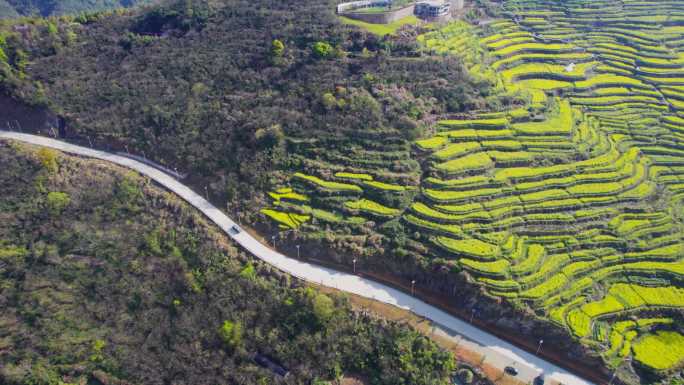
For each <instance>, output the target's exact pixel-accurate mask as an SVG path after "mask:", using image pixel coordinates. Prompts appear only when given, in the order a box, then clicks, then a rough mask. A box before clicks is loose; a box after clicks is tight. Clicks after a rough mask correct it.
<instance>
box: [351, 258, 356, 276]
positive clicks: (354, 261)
mask: <svg viewBox="0 0 684 385" xmlns="http://www.w3.org/2000/svg"><path fill="white" fill-rule="evenodd" d="M352 264H353V265H354V274H356V258H354V259H352Z"/></svg>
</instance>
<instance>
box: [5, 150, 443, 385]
mask: <svg viewBox="0 0 684 385" xmlns="http://www.w3.org/2000/svg"><path fill="white" fill-rule="evenodd" d="M0 164H2V165H3V167H2V169H1V170H0V213H2V214H1V217H2V220H1V221H0V277H1V278H2V285H0V308H2V309H4V310H3V312H2V313H1V314H0V325H1V327H0V362H1V363H2V365H0V383H3V384H58V383H59V384H62V383H74V384H76V383H85V381H89V382H88V383H93V384H100V383H101V384H124V383H132V384H166V383H178V384H180V383H185V384H216V383H230V384H245V385H247V384H249V385H252V384H271V383H273V381H275V378H276V375H275V374H274V373H273V372H272V371H271V370H269V369H267V368H264V367H261V366H259V365H257V364H256V362H255V361H254V360H253V355H254V354H261V355H264V356H267V357H269V358H270V359H271V360H272V361H273V362H276V363H278V364H280V365H282V366H284V367H285V368H287V369H288V370H289V371H290V375H289V376H288V377H287V379H285V380H282V381H281V382H280V383H285V384H307V385H308V384H310V383H316V384H325V383H326V382H323V380H326V381H327V380H333V379H337V378H343V377H347V378H360V379H364V380H365V381H367V383H368V384H387V385H390V384H426V385H427V384H436V383H440V384H446V383H448V376H449V375H450V372H451V370H453V365H454V362H453V358H452V357H451V355H450V354H449V353H446V352H444V351H442V350H440V349H438V348H437V347H436V346H435V345H434V343H432V342H431V341H430V340H428V339H427V338H425V337H422V336H421V335H419V334H417V333H416V332H415V331H412V330H410V329H409V328H407V327H405V326H402V325H398V324H394V323H387V322H383V321H381V320H378V319H375V318H373V317H371V316H369V315H368V314H360V313H356V312H353V311H352V310H351V309H350V306H349V304H348V303H347V301H346V300H345V299H344V298H342V297H336V296H333V297H330V296H328V295H324V294H321V293H318V292H317V291H315V290H313V289H311V288H307V287H305V286H302V284H301V283H299V282H296V281H294V280H291V279H290V278H289V277H287V276H284V275H282V274H280V273H278V272H276V271H273V270H272V269H270V268H269V267H267V266H262V265H261V264H259V263H257V262H255V261H253V260H252V259H251V258H250V257H248V256H247V255H246V254H245V253H244V252H243V251H241V250H239V249H238V248H237V247H236V246H235V245H233V244H232V242H231V241H230V240H228V239H227V237H226V236H225V234H222V233H220V231H219V230H218V229H216V228H214V227H212V226H211V225H209V224H208V223H207V222H206V220H205V219H204V218H203V217H201V216H200V215H199V214H198V213H196V212H195V211H194V210H193V209H191V208H190V207H188V206H187V205H186V204H185V203H183V202H180V201H178V199H177V198H176V197H175V196H173V195H171V194H170V193H166V192H163V191H161V190H160V189H158V188H156V187H154V186H153V185H151V183H150V182H149V181H148V180H146V179H144V178H142V177H140V176H138V175H136V174H134V173H131V172H127V171H126V170H123V169H120V168H117V167H114V166H111V165H108V164H106V163H104V162H99V161H91V160H83V159H79V158H75V157H68V156H64V155H61V154H59V153H57V152H54V151H52V150H46V149H40V150H39V149H37V148H33V147H27V146H20V145H15V144H8V143H6V142H0ZM316 379H318V380H321V382H316ZM124 381H125V382H124ZM311 381H314V382H311Z"/></svg>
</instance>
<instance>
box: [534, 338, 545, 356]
mask: <svg viewBox="0 0 684 385" xmlns="http://www.w3.org/2000/svg"><path fill="white" fill-rule="evenodd" d="M543 343H544V340H539V345H538V346H537V352H536V353H535V354H539V351H540V350H541V347H542V344H543Z"/></svg>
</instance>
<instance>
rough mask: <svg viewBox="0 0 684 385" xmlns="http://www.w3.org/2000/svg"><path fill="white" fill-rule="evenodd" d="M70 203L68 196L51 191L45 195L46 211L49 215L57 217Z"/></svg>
mask: <svg viewBox="0 0 684 385" xmlns="http://www.w3.org/2000/svg"><path fill="white" fill-rule="evenodd" d="M69 202H71V198H70V197H69V194H67V193H63V192H56V191H52V192H50V193H48V195H47V209H48V212H49V213H50V215H59V214H61V213H62V211H64V209H65V208H66V207H67V206H68V205H69Z"/></svg>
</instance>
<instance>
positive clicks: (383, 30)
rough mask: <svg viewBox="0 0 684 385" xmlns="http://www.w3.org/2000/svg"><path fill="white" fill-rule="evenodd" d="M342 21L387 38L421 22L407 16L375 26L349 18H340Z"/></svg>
mask: <svg viewBox="0 0 684 385" xmlns="http://www.w3.org/2000/svg"><path fill="white" fill-rule="evenodd" d="M340 20H341V21H342V23H344V24H348V25H353V26H356V27H360V28H363V29H365V30H367V31H368V32H370V33H372V34H375V35H378V36H385V35H390V34H393V33H395V32H397V30H398V29H399V28H401V27H403V26H405V25H416V24H418V23H419V22H420V20H419V19H418V18H417V17H415V16H407V17H405V18H403V19H400V20H397V21H394V22H392V23H389V24H373V23H367V22H365V21H361V20H355V19H350V18H348V17H344V16H340Z"/></svg>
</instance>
